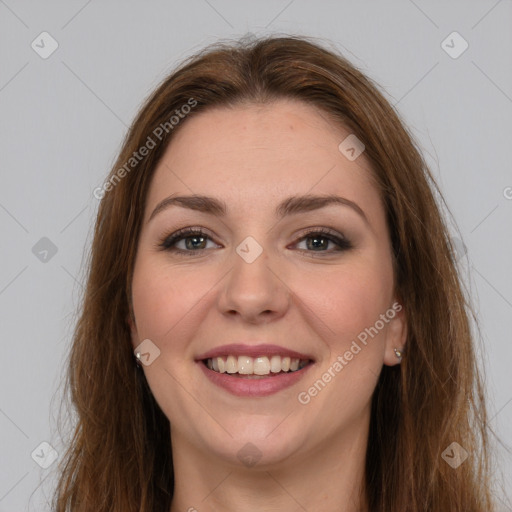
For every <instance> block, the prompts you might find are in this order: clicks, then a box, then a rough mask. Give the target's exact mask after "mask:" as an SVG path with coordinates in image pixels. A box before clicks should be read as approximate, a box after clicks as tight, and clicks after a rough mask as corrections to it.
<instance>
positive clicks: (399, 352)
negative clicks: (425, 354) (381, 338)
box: [393, 348, 402, 361]
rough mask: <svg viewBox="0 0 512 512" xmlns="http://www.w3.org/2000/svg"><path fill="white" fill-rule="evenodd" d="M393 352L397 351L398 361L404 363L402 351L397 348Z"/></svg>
mask: <svg viewBox="0 0 512 512" xmlns="http://www.w3.org/2000/svg"><path fill="white" fill-rule="evenodd" d="M393 350H394V351H395V356H396V357H397V358H398V360H399V361H402V351H401V350H399V349H397V348H394V349H393Z"/></svg>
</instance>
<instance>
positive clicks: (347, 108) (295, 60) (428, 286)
mask: <svg viewBox="0 0 512 512" xmlns="http://www.w3.org/2000/svg"><path fill="white" fill-rule="evenodd" d="M280 98H287V99H288V98H294V99H298V100H301V101H303V102H306V103H308V104H310V105H313V106H314V107H315V108H317V109H319V111H320V112H322V113H324V114H327V115H328V116H331V119H332V120H333V121H334V122H336V123H338V124H339V125H340V126H342V127H344V128H346V129H348V130H349V131H350V133H353V134H355V135H356V136H357V137H358V138H359V139H360V140H361V141H362V142H363V143H364V145H365V153H364V154H365V157H366V158H367V159H368V160H369V162H370V163H371V167H372V169H373V175H374V178H375V183H376V185H377V186H378V188H379V191H380V195H381V198H382V201H383V203H384V206H385V209H386V215H387V222H388V226H389V230H390V233H391V242H392V248H393V258H394V269H395V283H396V294H397V296H398V297H399V298H400V300H401V302H402V304H403V305H404V307H405V310H406V312H407V328H408V339H407V346H406V353H405V356H404V359H403V362H402V364H401V365H400V366H398V367H394V368H391V367H387V366H385V367H384V368H383V370H382V373H381V375H380V378H379V381H378V384H377V387H376V390H375V393H374V396H373V402H372V414H371V423H370V434H369V439H368V450H367V459H366V495H367V499H368V503H369V506H370V510H371V511H372V512H376V511H380V512H420V511H422V512H427V511H429V512H432V511H436V512H437V511H442V512H448V511H449V512H489V511H491V510H492V509H493V508H492V504H491V492H490V490H489V482H488V469H489V468H488V458H487V457H488V456H487V452H488V448H487V446H488V439H487V436H488V434H487V428H486V423H487V417H486V409H485V404H484V398H483V397H484V395H483V389H482V382H481V378H480V376H479V370H478V366H477V361H476V356H475V351H474V342H473V335H472V332H471V326H470V318H471V315H472V313H470V311H471V309H470V308H469V305H468V304H469V301H468V300H467V298H466V294H465V293H464V288H463V286H462V285H461V279H460V277H459V275H458V271H457V265H456V257H455V252H454V250H453V248H452V245H451V242H450V237H449V233H448V228H447V227H446V225H445V222H444V220H443V217H442V213H441V206H442V205H441V204H440V203H439V204H438V202H437V201H436V197H435V196H436V195H438V196H439V198H441V199H442V196H441V194H440V192H439V190H438V188H437V185H436V183H435V181H434V179H433V177H432V175H431V173H430V171H429V170H428V168H427V166H426V164H425V161H424V160H423V158H422V156H421V154H420V151H419V149H418V147H417V145H416V143H415V142H414V140H413V138H412V137H411V135H410V134H409V132H408V130H407V129H406V128H405V127H404V126H403V124H402V122H401V121H400V118H399V116H398V115H397V113H396V111H395V109H394V108H393V107H392V106H391V105H390V104H389V103H388V101H387V100H386V99H385V98H384V96H383V95H382V94H381V93H380V92H379V90H378V89H377V87H376V86H375V84H373V83H372V81H371V80H369V79H368V78H367V77H366V76H365V75H364V74H362V73H361V72H360V71H358V70H357V69H356V68H355V67H354V66H353V65H352V64H350V63H349V62H348V61H347V60H345V59H344V58H343V57H341V56H339V55H337V53H336V52H335V51H332V50H330V49H327V48H324V47H323V46H322V45H320V44H318V43H317V42H315V41H314V40H312V38H305V37H292V36H290V37H277V36H274V37H264V38H260V39H256V40H254V39H250V38H242V39H241V40H239V41H236V42H232V41H229V42H226V41H221V42H219V43H217V44H216V45H213V46H211V47H208V48H206V49H205V50H203V51H202V52H200V53H198V54H196V55H194V56H192V57H190V58H188V59H187V60H186V61H185V62H183V63H182V64H181V66H180V67H179V68H178V69H177V70H176V71H174V72H173V73H172V74H171V75H170V76H169V77H168V78H166V79H165V80H164V81H163V83H162V84H161V85H160V86H159V87H158V88H157V90H156V91H155V92H154V93H153V94H152V95H151V96H150V97H149V99H148V100H147V101H146V102H145V104H144V105H143V107H142V108H141V110H140V112H139V113H138V115H137V116H136V119H135V120H134V122H133V124H132V126H131V128H130V130H129V132H128V134H127V136H126V139H125V141H124V144H123V146H122V149H121V151H120V154H119V157H118V159H117V161H116V163H115V165H114V167H113V168H112V170H111V172H110V175H109V177H108V179H107V181H106V186H105V187H103V188H102V192H101V195H103V197H102V199H101V202H100V205H99V211H98V216H97V222H96V225H95V232H94V239H93V243H92V248H91V253H90V259H89V261H88V268H87V283H86V288H85V292H84V296H83V300H82V303H81V304H80V315H79V319H78V322H77V325H76V329H75V332H74V337H73V344H72V347H71V351H70V356H69V368H68V374H67V380H66V383H67V385H68V386H69V391H70V398H71V401H72V406H73V407H74V410H75V411H76V414H77V422H76V426H75V428H74V431H73V435H72V436H71V437H70V439H69V446H68V449H67V452H66V454H65V455H64V457H63V461H62V463H61V464H60V466H59V482H58V486H57V489H56V492H55V495H54V501H55V510H56V511H57V512H65V511H66V512H67V511H72V512H102V511H107V510H108V511H111V512H131V511H140V512H168V511H169V509H170V505H171V499H172V495H173V466H172V453H171V445H170V425H169V421H168V419H167V418H166V417H165V415H164V414H163V413H162V411H161V410H160V408H159V406H158V405H157V403H156V402H155V399H154V398H153V395H152V394H151V392H150V389H149V387H148V384H147V381H146V379H145V377H144V374H143V372H141V371H138V370H137V368H136V366H135V364H134V359H133V352H132V345H131V338H130V329H129V326H128V323H127V318H128V316H129V315H130V314H131V307H130V297H131V291H130V283H131V277H132V272H133V267H134V260H135V255H136V248H137V243H138V238H139V231H140V228H141V220H142V218H143V212H144V206H145V199H146V194H147V190H148V186H149V183H150V180H151V177H152V174H153V172H154V170H155V167H156V166H157V163H158V161H159V159H160V158H161V156H162V154H163V152H164V150H165V148H166V146H167V145H168V143H169V141H170V140H171V138H172V136H173V134H174V133H175V132H176V131H177V130H179V128H180V127H181V126H182V125H183V124H184V123H186V122H187V119H188V118H189V117H192V116H194V115H196V114H197V113H198V112H202V111H204V110H206V109H209V108H212V107H218V106H221V107H226V108H229V107H232V106H236V105H237V104H241V103H248V102H249V103H268V102H271V101H273V100H278V99H280ZM187 104H188V105H191V104H193V105H194V107H193V108H189V109H188V110H187V111H186V112H187V116H180V120H179V124H176V125H174V124H173V123H172V122H171V123H170V122H169V120H170V119H171V117H172V116H173V115H174V116H176V114H177V113H176V111H178V113H179V112H184V110H183V106H184V105H187ZM165 123H167V124H165ZM162 126H164V127H165V128H166V129H165V130H164V129H161V130H160V131H159V132H155V130H156V128H157V127H162ZM160 132H161V133H160ZM155 133H159V134H160V135H159V137H157V136H156V135H155ZM149 138H151V140H152V141H153V143H154V146H155V147H152V148H151V149H150V151H149V153H147V155H146V156H145V157H144V158H141V159H140V161H139V160H138V161H137V163H136V165H133V168H132V167H127V162H131V164H133V163H134V162H133V161H131V160H130V159H131V158H133V155H134V153H135V152H137V151H138V150H139V149H140V148H141V147H142V146H145V145H146V146H147V145H148V142H149ZM131 164H130V165H131ZM123 166H124V169H125V172H120V169H122V168H123ZM443 204H444V203H443ZM453 442H456V443H458V444H459V445H460V446H462V447H463V448H464V449H465V450H466V451H467V452H468V453H469V457H468V459H467V460H466V461H465V462H464V463H462V464H461V465H460V466H459V467H457V468H453V467H452V465H450V464H448V463H447V462H446V461H445V460H444V459H443V457H442V454H443V452H444V451H445V449H446V448H447V447H449V446H450V445H451V444H452V443H453Z"/></svg>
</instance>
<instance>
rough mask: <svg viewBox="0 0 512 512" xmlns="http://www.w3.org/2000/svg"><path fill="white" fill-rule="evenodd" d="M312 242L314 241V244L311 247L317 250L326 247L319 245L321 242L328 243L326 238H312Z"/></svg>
mask: <svg viewBox="0 0 512 512" xmlns="http://www.w3.org/2000/svg"><path fill="white" fill-rule="evenodd" d="M310 240H312V241H313V243H312V244H311V245H312V246H313V247H315V248H321V247H325V243H324V244H318V241H319V240H323V241H324V242H325V241H326V238H325V237H311V238H310Z"/></svg>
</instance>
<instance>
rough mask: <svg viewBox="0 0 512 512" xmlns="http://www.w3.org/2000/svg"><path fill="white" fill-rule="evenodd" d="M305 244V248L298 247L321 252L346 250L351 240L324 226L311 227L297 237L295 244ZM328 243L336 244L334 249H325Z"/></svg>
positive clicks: (307, 250)
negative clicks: (300, 236)
mask: <svg viewBox="0 0 512 512" xmlns="http://www.w3.org/2000/svg"><path fill="white" fill-rule="evenodd" d="M304 242H305V245H306V248H305V249H299V250H301V251H306V252H315V253H318V252H321V253H328V254H330V253H332V252H339V251H346V250H348V249H351V248H352V244H351V242H350V241H349V240H348V239H347V238H345V237H343V236H340V235H337V234H336V233H334V232H332V231H331V230H330V229H326V228H311V229H309V230H308V231H307V232H306V234H305V235H304V236H303V237H302V238H300V239H299V241H298V242H296V245H297V244H300V243H304ZM329 244H332V245H334V246H336V247H337V248H335V249H334V250H327V249H328V247H329Z"/></svg>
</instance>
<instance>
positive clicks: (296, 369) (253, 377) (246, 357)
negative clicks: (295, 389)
mask: <svg viewBox="0 0 512 512" xmlns="http://www.w3.org/2000/svg"><path fill="white" fill-rule="evenodd" d="M196 363H197V364H198V365H199V367H200V368H201V370H202V371H203V374H204V375H205V376H206V377H207V379H208V380H209V381H210V382H211V383H212V384H214V385H215V386H217V387H220V388H222V389H224V390H225V391H228V392H229V393H231V394H233V395H236V396H241V397H261V396H268V395H271V394H274V393H277V392H278V391H281V390H283V389H285V388H289V387H291V386H293V385H294V384H295V383H297V382H298V381H299V380H300V379H302V378H303V377H304V375H305V374H306V373H307V372H308V371H309V369H310V368H311V367H313V365H314V363H315V360H314V359H313V357H312V356H311V355H307V354H301V353H299V352H295V351H293V350H288V349H285V348H283V347H279V346H277V345H243V344H231V345H224V346H222V347H217V348H216V349H213V350H210V351H208V352H206V353H204V354H202V355H200V356H199V357H197V358H196Z"/></svg>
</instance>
